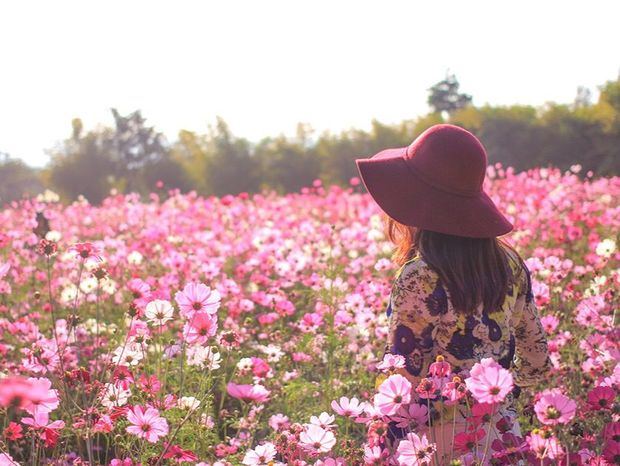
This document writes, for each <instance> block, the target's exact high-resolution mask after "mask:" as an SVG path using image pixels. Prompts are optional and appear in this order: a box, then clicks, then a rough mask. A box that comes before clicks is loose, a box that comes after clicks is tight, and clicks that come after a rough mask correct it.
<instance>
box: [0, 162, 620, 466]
mask: <svg viewBox="0 0 620 466" xmlns="http://www.w3.org/2000/svg"><path fill="white" fill-rule="evenodd" d="M573 171H574V172H577V171H578V167H575V168H574V170H573ZM488 175H489V176H488V177H487V180H486V181H485V183H486V185H485V189H486V190H487V192H489V193H490V195H491V196H492V197H493V198H494V200H496V201H497V202H498V205H499V206H500V208H501V209H502V210H503V212H505V213H506V215H507V217H508V218H509V219H510V220H511V221H512V222H513V223H514V225H515V230H514V232H512V233H511V234H510V235H509V238H508V240H509V241H510V242H511V243H512V244H513V245H515V246H516V247H517V249H518V250H519V251H520V252H521V254H522V256H523V257H524V258H525V259H527V260H526V262H527V264H528V267H529V269H530V271H531V274H532V291H533V294H534V296H535V300H536V304H537V306H538V309H539V312H540V315H541V318H542V323H543V325H544V328H545V330H546V332H547V333H548V339H549V350H550V353H551V359H552V363H553V368H552V370H551V371H550V372H549V374H548V376H547V378H546V380H545V381H544V383H542V384H541V385H540V386H537V387H535V389H533V390H525V389H524V390H523V392H522V393H521V395H520V396H519V398H518V401H517V404H518V406H519V409H520V416H519V422H520V425H521V430H522V433H523V436H522V437H519V436H515V435H512V434H510V433H505V434H504V435H503V436H501V440H496V441H493V442H490V441H488V440H489V439H488V435H487V432H488V430H489V429H491V428H492V429H497V430H499V432H500V433H502V432H507V430H508V428H507V426H506V424H507V423H509V422H510V420H508V419H503V420H501V421H500V422H498V423H497V424H495V423H493V424H494V425H489V424H491V422H490V421H489V418H490V416H488V414H489V412H490V411H493V409H494V404H495V403H499V402H501V400H502V399H503V397H504V396H506V394H507V393H508V392H509V391H510V390H512V388H513V383H512V377H511V375H510V373H509V372H508V371H506V370H505V369H503V368H501V367H500V366H498V365H497V363H496V362H494V361H492V360H483V361H481V362H480V363H479V364H478V365H476V366H475V367H474V368H473V369H472V371H471V373H470V374H451V368H450V367H449V365H448V364H447V363H444V362H443V361H441V358H439V359H438V361H437V363H436V364H434V365H433V366H432V369H431V373H429V374H428V377H427V378H426V379H424V381H423V383H422V384H421V386H418V387H416V386H412V384H411V383H410V382H409V381H408V380H407V379H406V378H404V377H403V376H402V375H400V374H398V373H397V371H396V369H398V368H399V367H401V366H402V361H401V360H400V359H399V357H398V356H397V355H386V357H385V358H384V357H383V350H384V346H385V340H386V335H387V324H388V320H387V316H386V314H385V309H386V305H387V299H388V296H389V293H390V288H391V285H392V279H393V275H394V273H395V272H396V267H395V266H394V265H393V263H392V262H391V260H390V255H391V250H392V244H391V243H389V242H388V241H387V240H386V238H385V236H384V233H383V231H382V223H381V216H380V211H379V210H378V207H377V206H376V205H375V204H374V202H373V201H372V199H371V198H370V196H369V195H367V194H365V193H364V192H363V189H362V187H361V186H360V184H359V180H356V179H354V180H352V182H351V186H349V187H348V188H342V187H336V186H331V187H323V186H321V184H320V183H319V182H316V183H315V184H314V185H313V186H312V187H308V188H305V189H304V190H302V191H301V192H299V193H294V194H288V195H285V196H279V195H276V194H275V193H273V192H267V191H265V192H263V193H262V194H255V195H246V194H240V195H238V196H226V197H223V198H215V197H209V198H204V197H200V196H197V195H196V194H194V193H189V194H180V193H178V192H174V191H173V192H160V193H153V194H151V197H150V199H149V200H148V202H146V201H144V200H140V199H139V197H138V196H137V195H131V194H130V195H120V194H111V195H110V196H109V197H108V198H107V199H105V200H104V202H103V203H102V205H100V206H92V205H90V204H89V203H88V202H86V201H78V202H75V203H73V204H71V205H62V204H60V203H59V202H57V201H56V200H55V199H53V196H50V195H47V196H40V197H39V198H38V199H33V200H29V201H20V202H19V203H14V204H13V205H11V206H8V207H7V208H5V209H4V210H3V211H2V213H1V214H0V215H1V222H2V228H1V230H0V428H1V431H0V466H4V465H14V464H20V465H39V464H53V465H69V464H82V465H84V464H89V465H109V464H112V465H114V466H134V465H138V464H142V465H152V466H156V465H163V464H175V463H187V464H190V465H193V464H200V465H202V466H223V465H241V464H243V465H285V464H288V465H319V466H320V465H324V466H328V465H329V466H331V465H418V464H420V465H422V464H431V461H433V460H434V461H435V463H434V464H437V461H436V459H435V455H436V451H435V446H434V439H433V436H432V435H431V433H430V432H429V431H428V425H427V424H428V422H427V421H428V417H429V416H428V413H429V410H428V407H430V405H431V404H437V403H441V404H442V405H443V404H445V405H446V406H448V407H450V406H453V407H454V406H461V407H467V408H468V409H469V410H470V412H471V426H470V429H468V431H467V432H463V433H460V434H456V435H455V436H454V447H453V448H454V452H453V457H454V460H453V461H452V463H445V464H454V465H458V464H462V465H473V464H493V465H495V464H500V465H511V464H536V465H540V464H543V465H552V464H553V465H555V464H562V465H564V464H566V465H569V464H570V465H611V464H620V403H619V397H618V394H619V392H620V364H619V363H620V348H619V342H620V329H619V328H618V326H617V322H618V317H617V313H618V308H619V306H618V304H619V302H620V300H619V296H618V295H619V293H618V289H619V287H618V285H619V283H620V269H619V268H618V264H619V262H618V259H619V258H620V252H619V251H618V249H617V242H618V241H619V238H618V231H619V226H620V208H619V207H618V205H619V201H620V178H617V177H616V178H596V179H594V178H591V177H589V176H586V177H585V178H584V179H581V178H580V177H578V176H577V175H576V174H575V173H573V172H570V171H569V172H566V173H563V172H560V171H559V170H555V169H544V168H543V169H536V170H530V171H528V172H522V173H519V174H515V173H513V172H512V170H510V169H507V170H504V169H503V168H501V167H500V166H495V167H493V166H491V167H489V171H488ZM38 212H39V214H38V215H37V213H38ZM44 217H45V218H46V219H47V221H45V220H44ZM457 375H458V376H457ZM455 376H456V377H455ZM489 378H491V379H493V380H495V381H496V383H495V386H490V387H489V386H488V385H489V382H488V381H489ZM422 385H423V386H422ZM491 385H493V384H491ZM414 395H420V396H419V398H420V399H423V400H424V403H420V402H419V401H420V400H419V399H418V397H414ZM394 421H397V422H398V423H399V426H400V427H407V428H410V430H411V433H410V434H408V435H407V436H406V437H404V438H403V439H402V440H400V441H399V442H391V441H389V439H388V438H386V437H387V434H388V423H389V422H394ZM435 421H436V420H435ZM519 462H521V463H519Z"/></svg>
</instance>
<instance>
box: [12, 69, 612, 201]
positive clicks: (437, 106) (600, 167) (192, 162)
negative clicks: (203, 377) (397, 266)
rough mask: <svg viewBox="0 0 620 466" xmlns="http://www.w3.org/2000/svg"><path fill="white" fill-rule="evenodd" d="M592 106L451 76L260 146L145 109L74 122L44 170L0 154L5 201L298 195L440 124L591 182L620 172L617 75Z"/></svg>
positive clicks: (510, 159)
mask: <svg viewBox="0 0 620 466" xmlns="http://www.w3.org/2000/svg"><path fill="white" fill-rule="evenodd" d="M599 91H600V92H599V96H598V99H597V101H596V102H592V101H591V93H590V92H589V90H587V89H585V88H579V89H578V92H577V96H576V98H575V100H574V102H572V103H569V104H559V103H553V102H549V103H547V104H545V105H544V106H541V107H534V106H529V105H511V106H491V105H484V106H475V105H473V104H472V97H471V96H470V95H468V94H464V93H461V92H460V91H459V83H458V81H457V79H456V77H455V76H454V75H447V76H446V77H445V79H443V80H442V81H440V82H438V83H437V84H435V85H434V86H432V87H431V88H430V89H429V96H428V104H429V107H430V111H429V113H427V114H426V115H423V116H420V117H417V118H414V119H410V120H405V121H403V122H401V123H399V124H396V125H386V124H383V123H381V122H379V121H376V120H373V121H372V124H371V128H370V130H367V131H366V130H360V129H350V130H346V131H342V132H339V133H332V132H324V133H322V134H320V135H318V137H314V133H313V131H312V129H311V128H310V127H309V126H308V125H305V124H301V123H300V124H298V126H297V133H296V135H295V136H294V137H285V136H284V135H280V136H276V137H266V138H264V139H262V140H260V141H258V142H250V141H249V140H247V139H245V138H243V137H238V136H236V135H233V134H232V133H231V131H230V129H229V127H228V125H227V124H226V122H225V121H224V120H223V119H222V118H217V120H216V123H215V124H214V125H210V126H209V127H208V131H207V132H206V133H204V134H200V133H197V132H192V131H185V130H182V131H180V132H179V135H178V138H177V139H176V140H175V141H172V142H168V141H166V139H165V138H164V136H163V135H162V134H161V133H160V132H158V131H157V130H156V129H155V128H154V127H153V126H150V125H148V124H147V122H146V119H145V118H144V117H143V116H142V114H141V112H140V111H139V110H138V111H135V112H133V113H130V114H128V115H121V114H119V112H118V111H116V110H115V109H112V116H113V118H114V125H113V126H110V127H103V128H97V129H94V130H91V131H84V128H83V125H82V122H81V120H80V119H74V120H73V121H72V131H71V135H70V136H69V137H68V138H67V139H65V140H64V141H62V142H61V143H60V144H59V145H58V147H56V148H55V149H53V150H51V151H50V161H49V163H48V164H47V166H46V167H44V168H43V169H34V168H31V167H29V166H27V165H26V164H24V163H23V162H22V161H20V160H18V159H15V158H11V157H10V156H9V155H7V154H0V203H2V204H4V203H6V202H9V201H11V200H15V199H18V198H21V197H24V196H30V195H33V194H36V193H38V192H41V191H42V190H43V189H44V188H50V189H52V190H53V191H55V192H57V193H58V194H59V195H60V196H61V198H62V199H63V200H65V201H71V200H74V199H76V198H77V197H78V196H80V195H82V196H84V197H86V198H87V199H88V200H89V201H90V202H91V203H95V204H96V203H99V202H100V201H101V200H102V199H104V198H105V197H106V196H107V195H108V194H109V193H110V190H112V189H116V190H117V191H119V192H138V193H141V194H144V195H146V194H148V193H149V192H152V191H154V190H157V189H170V188H177V189H179V190H180V191H182V192H187V191H191V190H194V191H196V192H197V193H199V194H202V195H217V196H221V195H225V194H238V193H240V192H247V193H255V192H259V191H261V190H263V189H266V188H269V189H274V190H276V191H277V192H280V193H286V192H292V191H297V190H299V189H300V188H302V187H304V186H309V185H310V184H311V183H312V182H313V181H314V180H315V179H317V178H318V179H321V180H322V181H323V182H324V183H326V184H332V183H337V184H341V185H346V184H348V183H349V182H350V180H351V178H353V177H356V176H358V173H357V169H356V166H355V163H354V160H355V159H356V158H361V157H370V156H371V155H372V154H374V153H376V152H378V151H379V150H381V149H384V148H388V147H400V146H405V145H408V144H409V143H410V142H411V141H412V140H413V139H414V138H415V137H416V136H417V135H418V134H420V133H421V132H422V131H424V130H425V129H426V128H428V127H429V126H431V125H433V124H436V123H452V124H456V125H459V126H462V127H464V128H467V129H468V130H470V131H472V132H473V133H474V134H476V136H478V137H479V138H480V139H481V141H482V142H483V144H484V145H485V147H486V149H487V152H488V156H489V162H490V163H495V162H500V163H502V165H504V166H512V167H514V168H515V169H516V170H517V171H521V170H526V169H528V168H532V167H536V166H555V167H559V168H561V169H568V168H570V167H571V166H572V165H575V164H580V165H581V166H582V173H586V172H587V171H590V170H591V171H592V172H593V173H594V175H595V176H607V175H618V174H619V173H620V76H619V77H618V79H616V80H615V81H614V80H612V81H607V82H606V83H605V84H603V85H601V86H599Z"/></svg>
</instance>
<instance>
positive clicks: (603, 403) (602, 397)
mask: <svg viewBox="0 0 620 466" xmlns="http://www.w3.org/2000/svg"><path fill="white" fill-rule="evenodd" d="M615 398H616V391H615V390H614V389H613V388H611V387H603V386H601V387H596V388H593V389H592V390H590V392H589V393H588V404H589V405H590V407H591V408H592V409H593V410H595V411H598V410H601V409H610V408H611V405H612V404H613V402H614V399H615Z"/></svg>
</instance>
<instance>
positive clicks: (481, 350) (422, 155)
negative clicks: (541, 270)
mask: <svg viewBox="0 0 620 466" xmlns="http://www.w3.org/2000/svg"><path fill="white" fill-rule="evenodd" d="M356 164H357V167H358V169H359V172H360V175H361V178H362V181H363V183H364V186H365V187H366V189H367V191H368V192H369V193H370V195H371V196H372V198H373V199H374V200H375V202H376V203H377V204H378V205H379V207H380V208H381V209H382V210H383V212H384V213H385V214H387V217H386V219H387V223H386V226H387V233H388V237H389V239H390V240H391V241H393V242H394V243H396V245H397V247H396V250H395V253H394V256H393V259H394V260H395V261H396V263H397V264H398V265H399V266H400V269H399V270H398V272H397V274H396V279H395V281H394V284H393V288H392V292H391V295H390V302H389V306H388V310H387V313H388V316H389V334H388V335H389V336H388V341H387V343H386V345H385V352H386V353H392V354H399V355H402V356H403V357H404V359H405V367H404V369H401V370H399V372H400V373H401V374H402V375H404V376H405V377H406V378H407V379H409V381H410V382H411V384H412V386H413V387H414V389H415V388H416V387H417V386H418V384H419V382H420V380H421V379H422V378H424V377H426V376H427V374H428V370H429V367H430V365H431V364H432V363H433V362H435V361H436V360H437V357H438V356H439V357H440V358H439V359H440V360H441V359H442V358H443V360H444V361H446V362H448V363H449V364H450V365H451V367H452V372H453V373H462V374H463V377H465V376H466V375H467V371H468V370H469V369H471V367H472V366H473V365H474V364H475V363H477V362H480V361H481V359H483V358H493V359H494V360H495V361H497V362H498V363H499V364H500V365H502V366H503V367H504V368H506V369H510V370H511V371H512V374H513V378H514V383H515V390H514V394H517V393H518V392H519V390H520V387H526V386H529V385H533V384H535V383H536V382H538V381H539V380H540V379H541V378H542V377H544V375H545V373H546V371H547V370H548V369H549V367H550V362H549V357H548V352H547V342H546V339H545V334H544V331H543V328H542V326H541V324H540V320H539V317H538V312H537V309H536V305H535V301H534V299H533V296H532V291H531V279H530V273H529V271H528V269H527V267H526V265H525V263H524V262H523V259H522V258H521V257H520V255H519V254H518V253H517V251H516V250H514V249H513V248H512V247H511V246H510V245H509V244H508V243H506V242H505V241H503V240H501V239H500V238H498V237H499V236H501V235H505V234H506V233H509V232H510V231H511V230H512V229H513V225H512V224H511V223H510V222H509V221H508V220H507V219H506V218H505V217H504V216H503V215H502V213H501V212H500V211H499V210H498V209H497V207H496V206H495V204H494V203H493V201H492V200H491V199H490V198H489V196H488V195H487V194H486V193H485V192H484V190H483V182H484V177H485V174H486V168H487V155H486V151H485V149H484V147H483V146H482V144H481V143H480V141H479V140H478V139H477V138H476V137H475V136H474V135H473V134H471V133H470V132H468V131H467V130H465V129H463V128H460V127H458V126H454V125H449V124H440V125H435V126H432V127H431V128H429V129H427V130H426V131H424V132H423V133H422V134H421V135H420V136H419V137H418V138H416V140H415V141H413V143H412V144H411V145H409V146H408V147H403V148H398V149H387V150H384V151H381V152H379V153H377V154H376V155H374V156H373V157H371V158H369V159H358V160H356ZM412 395H413V399H415V395H416V393H415V392H414V393H413V394H412ZM513 398H514V396H513V394H511V395H509V396H508V397H507V399H506V401H505V402H504V404H503V405H502V406H501V407H500V408H499V409H498V410H496V412H494V413H492V414H493V415H494V418H493V421H499V420H500V419H501V418H502V417H504V418H506V419H507V420H510V419H512V420H513V421H514V422H513V423H512V427H511V429H510V431H511V432H512V433H514V434H516V435H520V428H519V425H518V423H517V422H516V419H515V418H516V412H515V410H514V406H513ZM430 407H431V415H430V418H431V419H430V420H429V421H428V422H427V425H426V426H423V429H424V428H425V429H428V435H429V437H430V438H431V439H432V440H433V441H434V442H436V443H437V452H436V455H434V458H435V461H434V464H448V463H449V461H450V459H452V458H453V457H458V456H459V455H458V454H457V453H455V452H454V448H455V446H456V447H458V446H459V445H453V429H454V431H455V432H457V433H458V432H463V431H465V430H466V421H465V417H464V416H465V415H464V413H462V412H461V410H460V409H455V408H450V409H446V407H445V406H444V405H443V403H442V404H441V406H440V407H437V403H435V406H430ZM486 425H488V423H487V424H486ZM493 425H495V422H494V423H493ZM490 430H491V432H490V433H489V432H486V430H485V437H484V441H485V442H486V438H487V435H488V436H490V438H489V440H490V441H491V442H492V441H493V440H494V439H495V438H499V437H500V436H501V434H500V433H498V431H497V429H495V428H493V429H490ZM406 432H407V431H406V429H399V428H397V427H395V425H394V423H392V424H391V425H390V436H389V438H390V440H391V442H390V443H391V444H392V446H394V445H395V444H396V443H397V442H398V439H399V438H402V437H403V436H404V435H405V434H406ZM461 439H462V437H461ZM474 440H475V439H474ZM490 444H491V443H489V445H490ZM488 455H489V453H487V456H486V458H487V459H488V458H489V456H488Z"/></svg>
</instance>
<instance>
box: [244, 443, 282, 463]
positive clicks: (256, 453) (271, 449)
mask: <svg viewBox="0 0 620 466" xmlns="http://www.w3.org/2000/svg"><path fill="white" fill-rule="evenodd" d="M275 456H276V447H275V445H274V444H273V443H271V442H267V443H265V444H263V445H258V446H257V447H256V448H254V449H253V450H249V451H247V452H246V454H245V456H244V457H243V461H242V463H243V464H246V465H248V466H267V465H268V464H269V463H270V462H271V461H273V459H274V458H275Z"/></svg>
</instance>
